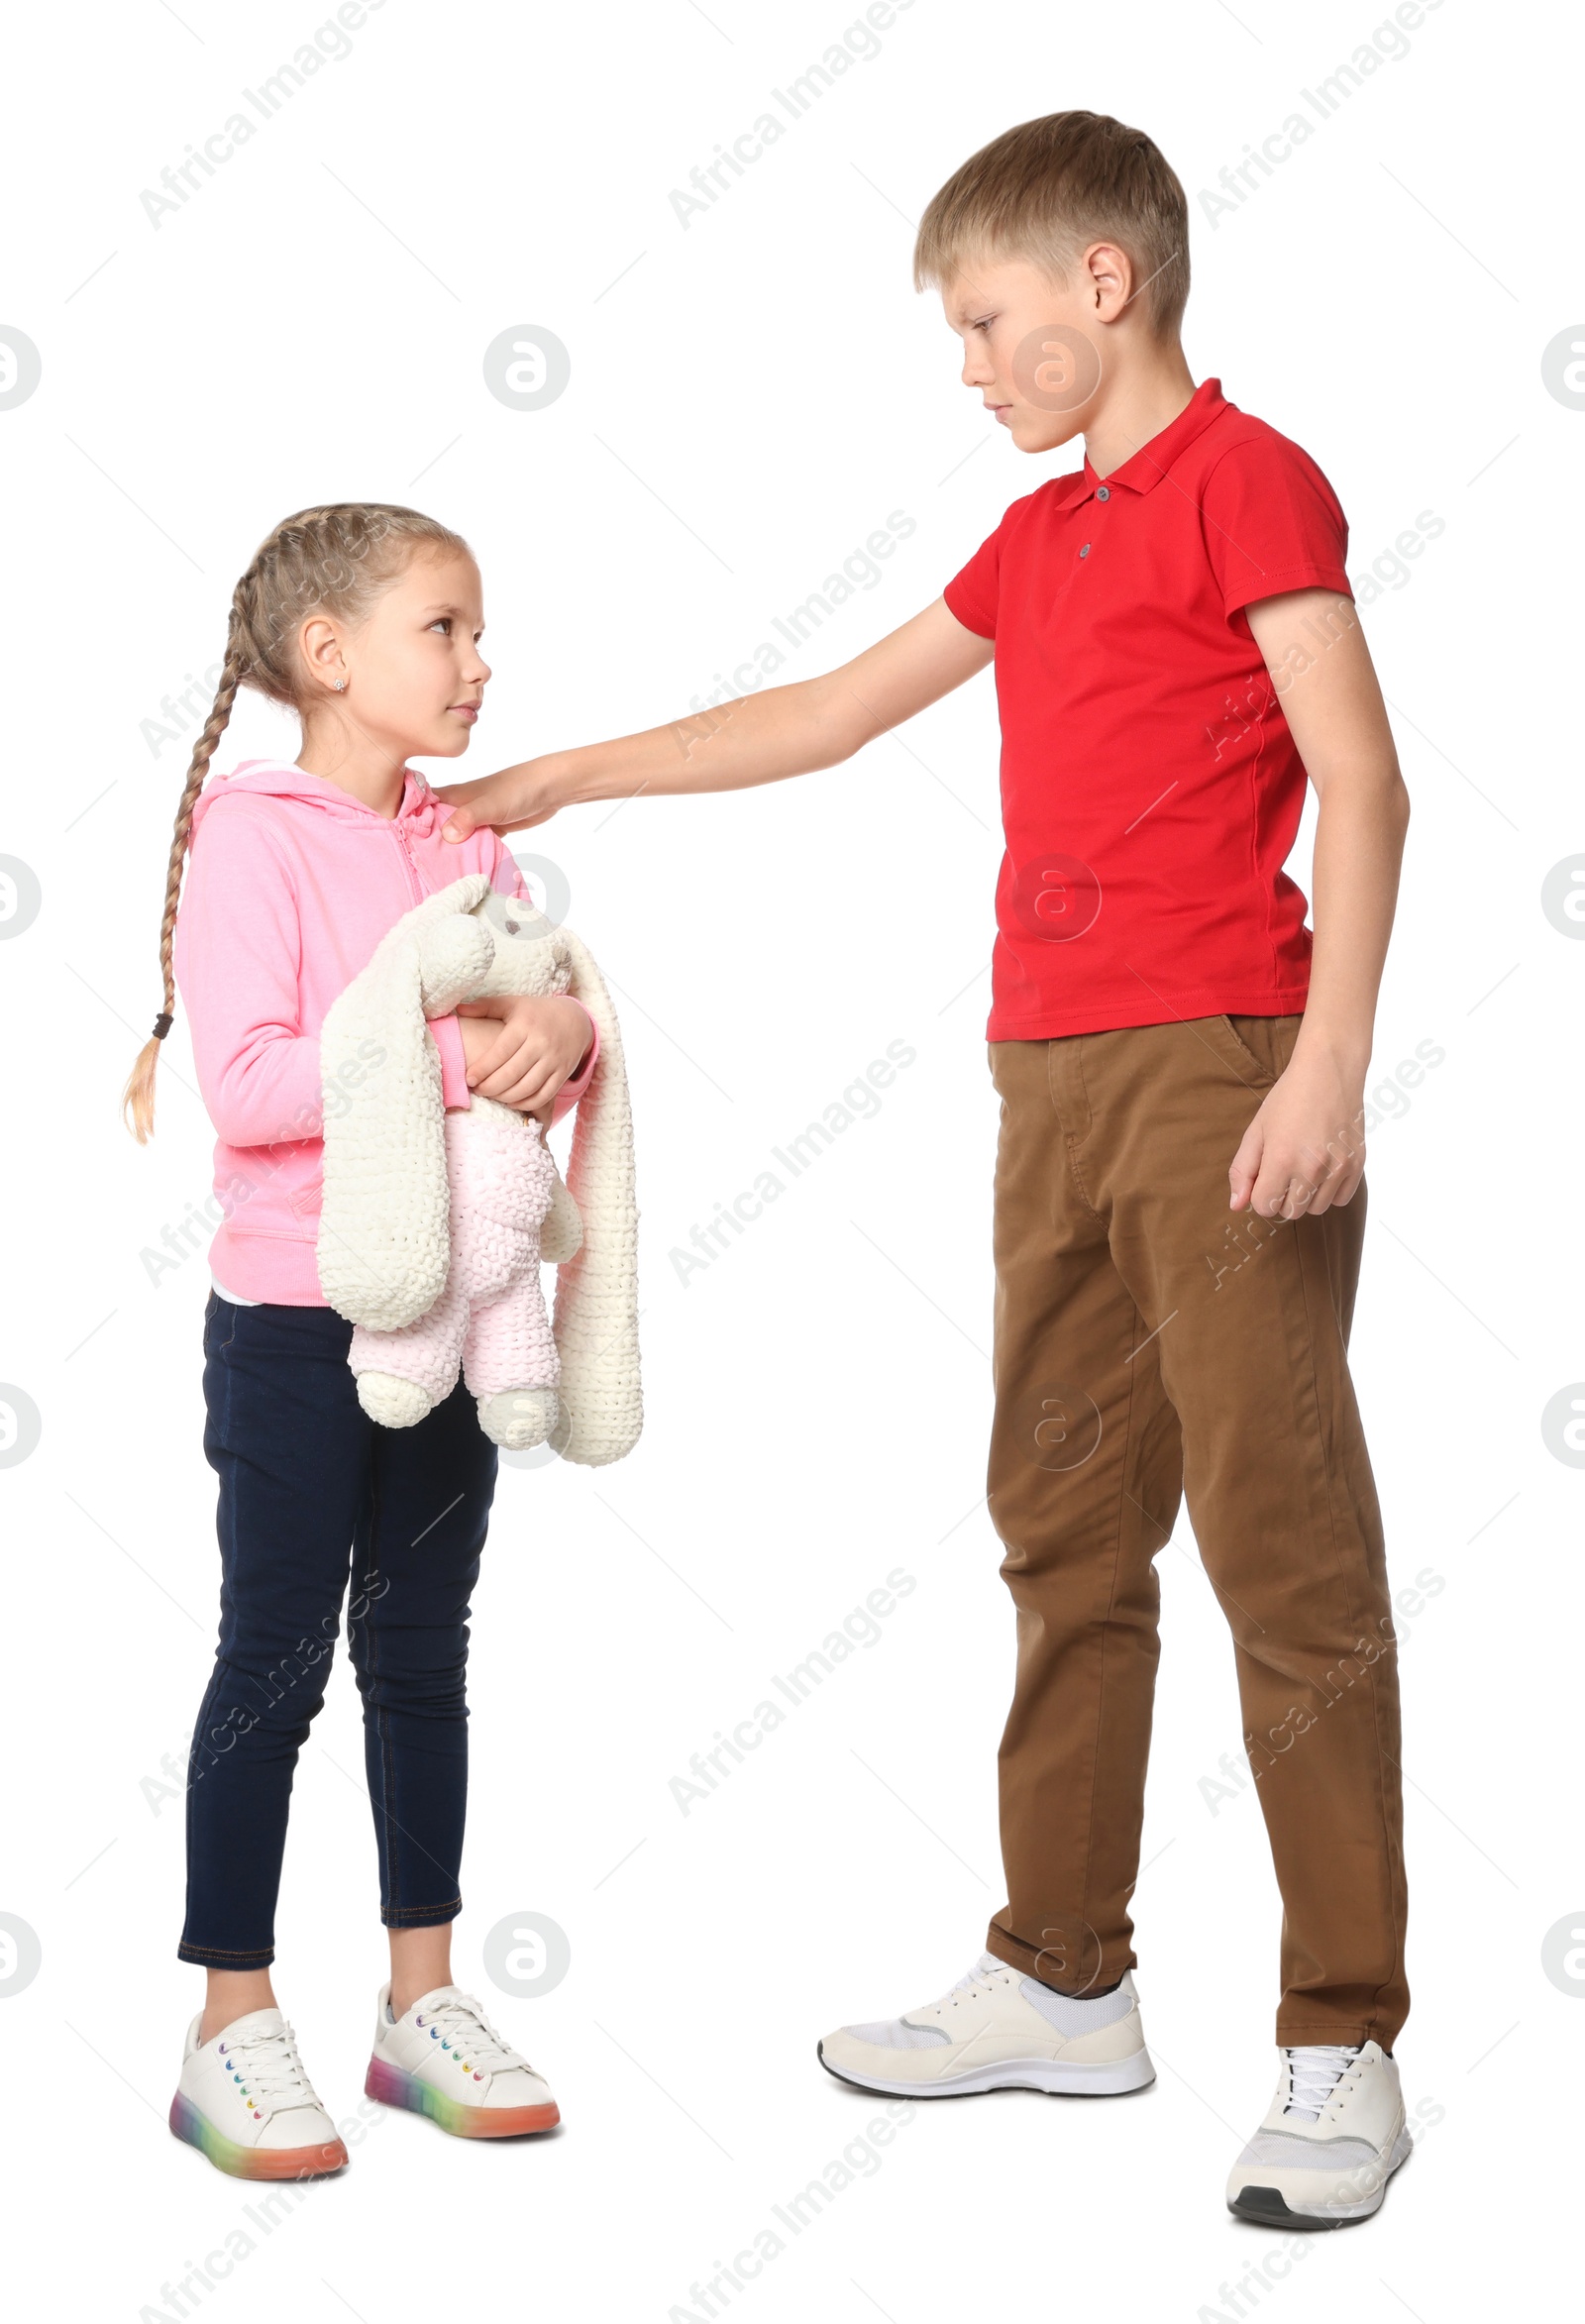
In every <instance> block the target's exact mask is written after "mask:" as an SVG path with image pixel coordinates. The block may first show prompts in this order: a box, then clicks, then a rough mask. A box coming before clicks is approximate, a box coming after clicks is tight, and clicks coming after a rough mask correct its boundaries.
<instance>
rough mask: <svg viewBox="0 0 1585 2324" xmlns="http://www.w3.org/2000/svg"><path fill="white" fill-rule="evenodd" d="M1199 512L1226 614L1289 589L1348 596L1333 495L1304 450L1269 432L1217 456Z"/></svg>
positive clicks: (1341, 522)
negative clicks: (1332, 592) (1325, 590)
mask: <svg viewBox="0 0 1585 2324" xmlns="http://www.w3.org/2000/svg"><path fill="white" fill-rule="evenodd" d="M1200 514H1201V522H1202V524H1203V526H1204V528H1205V540H1206V554H1207V556H1208V558H1209V559H1210V561H1211V569H1212V572H1213V573H1214V574H1215V578H1216V581H1217V585H1218V586H1219V588H1220V590H1221V595H1222V604H1223V607H1224V609H1225V610H1226V612H1227V613H1229V614H1233V613H1236V612H1238V611H1239V610H1240V609H1241V608H1242V607H1243V606H1245V605H1253V604H1255V603H1256V602H1257V601H1258V600H1259V599H1260V598H1262V597H1280V596H1281V595H1283V593H1284V592H1285V591H1286V590H1288V589H1335V590H1336V591H1337V593H1338V595H1339V596H1345V597H1347V596H1352V594H1353V589H1352V586H1351V584H1350V582H1349V580H1348V576H1347V573H1346V572H1345V571H1344V569H1343V560H1344V558H1345V557H1346V556H1347V553H1348V524H1347V520H1346V519H1345V517H1344V515H1343V512H1342V509H1341V507H1340V506H1339V505H1338V501H1337V495H1336V493H1335V492H1334V491H1333V490H1332V488H1331V486H1330V484H1328V483H1327V481H1326V479H1325V477H1324V476H1323V475H1321V471H1320V469H1319V468H1318V467H1317V466H1316V464H1315V462H1314V461H1313V460H1312V459H1311V458H1310V456H1309V454H1308V453H1305V452H1302V451H1301V450H1300V449H1299V446H1298V445H1297V444H1290V443H1289V441H1288V439H1287V438H1286V437H1285V436H1279V435H1277V434H1276V432H1275V431H1274V430H1272V431H1269V432H1268V433H1267V434H1265V435H1263V436H1260V437H1257V438H1253V439H1250V440H1246V441H1245V442H1243V443H1239V444H1234V445H1232V446H1231V447H1230V449H1229V450H1228V451H1227V452H1225V453H1224V454H1223V455H1222V457H1221V459H1220V460H1219V461H1218V462H1217V463H1216V466H1215V468H1214V469H1213V470H1212V472H1211V474H1210V475H1208V476H1207V478H1206V480H1205V483H1204V485H1203V486H1202V487H1201V501H1200Z"/></svg>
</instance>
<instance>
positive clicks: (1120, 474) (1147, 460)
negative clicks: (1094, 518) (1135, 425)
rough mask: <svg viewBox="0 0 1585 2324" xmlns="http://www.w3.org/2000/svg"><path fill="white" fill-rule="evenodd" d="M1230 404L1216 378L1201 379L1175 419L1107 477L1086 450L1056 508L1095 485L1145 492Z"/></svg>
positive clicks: (1088, 494) (1090, 493)
mask: <svg viewBox="0 0 1585 2324" xmlns="http://www.w3.org/2000/svg"><path fill="white" fill-rule="evenodd" d="M1231 408H1232V407H1231V405H1230V404H1229V403H1228V401H1227V399H1226V397H1225V396H1224V395H1223V394H1222V392H1221V381H1220V380H1219V379H1202V380H1201V382H1200V384H1199V386H1198V387H1197V388H1196V389H1195V391H1194V393H1193V395H1191V397H1190V398H1189V401H1188V402H1187V403H1186V404H1185V405H1184V407H1183V409H1182V411H1181V412H1180V413H1179V414H1178V417H1177V418H1176V419H1175V420H1169V421H1168V423H1167V425H1166V426H1165V427H1164V428H1163V429H1162V431H1161V433H1160V434H1159V435H1158V436H1152V437H1151V439H1150V441H1149V443H1148V444H1141V445H1140V447H1139V450H1138V451H1137V452H1135V453H1133V454H1131V455H1130V457H1129V458H1128V459H1127V460H1125V461H1124V462H1123V464H1122V466H1121V468H1114V469H1113V470H1112V472H1111V474H1110V475H1109V476H1102V475H1097V474H1096V471H1095V470H1094V469H1093V468H1092V467H1091V465H1090V457H1089V455H1088V453H1087V454H1086V455H1085V464H1084V467H1083V469H1082V470H1081V471H1080V472H1079V474H1078V475H1075V476H1070V477H1069V478H1068V479H1067V486H1068V488H1067V490H1066V491H1064V492H1062V493H1060V494H1059V495H1058V499H1057V505H1058V507H1060V508H1077V507H1078V506H1079V504H1080V502H1081V501H1084V500H1090V499H1093V498H1094V497H1095V492H1096V487H1097V485H1099V484H1105V485H1106V486H1107V487H1108V489H1109V490H1115V488H1116V487H1117V485H1119V484H1121V485H1123V486H1125V487H1126V489H1127V490H1128V491H1130V492H1148V491H1150V490H1151V489H1152V488H1153V487H1154V486H1155V485H1157V484H1159V483H1160V481H1161V479H1162V477H1163V476H1164V475H1166V473H1167V471H1168V470H1169V469H1170V468H1171V467H1172V465H1173V463H1174V461H1176V460H1177V459H1178V457H1179V455H1180V454H1181V453H1183V452H1185V451H1186V450H1187V449H1188V447H1189V446H1190V445H1191V444H1192V443H1193V442H1194V440H1195V438H1196V437H1197V436H1201V435H1204V433H1205V431H1206V429H1207V428H1209V427H1210V425H1211V423H1212V421H1213V420H1214V419H1216V418H1217V417H1218V416H1219V415H1220V414H1221V413H1222V412H1224V411H1229V410H1230V409H1231Z"/></svg>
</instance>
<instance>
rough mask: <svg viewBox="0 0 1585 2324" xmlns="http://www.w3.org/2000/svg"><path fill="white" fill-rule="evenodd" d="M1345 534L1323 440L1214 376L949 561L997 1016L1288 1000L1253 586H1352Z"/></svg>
mask: <svg viewBox="0 0 1585 2324" xmlns="http://www.w3.org/2000/svg"><path fill="white" fill-rule="evenodd" d="M1347 540H1348V528H1347V525H1346V523H1345V522H1344V519H1343V512H1342V510H1341V509H1340V508H1339V506H1338V505H1337V500H1336V496H1335V494H1334V493H1333V491H1332V489H1331V486H1330V485H1329V484H1328V483H1327V481H1326V479H1325V477H1324V476H1323V475H1321V471H1320V469H1319V468H1317V466H1316V464H1315V462H1314V461H1313V460H1311V459H1310V458H1309V457H1308V456H1307V455H1306V454H1305V453H1303V452H1301V451H1300V449H1299V447H1298V445H1297V444H1290V443H1289V442H1288V440H1287V438H1286V437H1285V436H1279V435H1278V434H1277V432H1276V430H1275V429H1274V428H1268V427H1267V426H1266V425H1265V424H1264V422H1262V421H1260V420H1255V419H1250V418H1249V417H1248V416H1247V414H1245V413H1244V412H1241V411H1239V410H1238V408H1237V406H1236V405H1235V404H1231V403H1228V402H1227V401H1226V400H1225V399H1224V397H1223V396H1222V393H1221V386H1220V382H1219V381H1218V380H1215V379H1207V380H1206V381H1205V382H1204V383H1203V384H1202V385H1201V386H1200V387H1198V388H1197V389H1196V391H1195V394H1194V397H1193V399H1192V401H1191V402H1190V403H1189V404H1188V405H1187V406H1186V407H1185V409H1184V410H1183V411H1181V412H1180V413H1179V414H1178V417H1177V418H1176V419H1175V420H1174V421H1173V422H1172V424H1171V425H1170V427H1166V428H1163V430H1162V431H1161V434H1160V435H1159V436H1155V437H1152V439H1151V441H1150V442H1149V443H1148V444H1146V445H1145V446H1144V448H1143V449H1142V450H1141V451H1139V452H1136V453H1135V454H1134V455H1133V456H1132V458H1131V459H1129V460H1127V461H1125V462H1124V464H1123V465H1122V467H1121V468H1118V469H1113V470H1112V472H1111V474H1110V475H1109V476H1107V477H1105V478H1102V477H1101V476H1098V475H1096V472H1095V470H1094V469H1093V468H1092V467H1091V466H1090V464H1089V462H1088V460H1087V461H1086V462H1085V465H1084V469H1083V471H1082V472H1081V473H1080V474H1078V475H1066V476H1056V477H1054V478H1053V479H1052V481H1051V482H1050V483H1047V484H1042V485H1041V486H1040V488H1039V490H1038V491H1036V492H1031V493H1030V494H1029V496H1028V498H1027V499H1026V500H1015V501H1014V502H1013V504H1012V506H1011V507H1010V508H1009V509H1008V510H1007V513H1006V515H1005V516H1004V518H1003V520H1002V522H1001V524H1000V525H999V526H998V527H997V529H996V531H995V532H994V533H993V534H992V535H991V538H990V539H989V540H988V541H987V542H986V543H985V545H984V547H983V548H982V549H980V550H979V551H978V552H977V553H976V555H975V556H974V557H972V558H971V559H970V561H969V563H968V564H967V565H966V566H965V567H964V568H963V571H962V572H961V573H960V574H959V575H958V576H957V577H956V579H955V580H953V581H949V582H948V584H947V587H946V590H945V596H946V602H947V605H948V607H949V609H950V610H951V612H952V613H953V614H954V616H955V617H956V618H957V619H958V620H959V621H961V622H962V623H963V624H964V626H965V628H967V629H972V630H974V631H975V632H976V633H977V634H978V635H979V636H981V637H988V638H995V640H996V648H997V657H996V670H997V697H998V701H999V704H1000V707H1001V712H1002V813H1003V822H1004V829H1005V835H1006V853H1005V855H1004V857H1003V861H1002V876H1001V879H1000V881H999V882H998V885H997V929H998V935H997V944H996V952H995V957H994V961H993V971H992V1007H991V1022H990V1026H989V1038H990V1039H991V1040H993V1041H1021V1040H1045V1039H1049V1038H1051V1037H1053V1036H1055V1035H1058V1034H1063V1033H1086V1032H1104V1031H1107V1030H1109V1029H1110V1028H1112V1027H1114V1026H1118V1025H1142V1024H1163V1023H1166V1022H1167V1021H1168V1020H1169V1019H1171V1018H1174V1017H1194V1016H1211V1015H1215V1014H1217V1013H1218V1012H1220V1011H1223V1010H1224V1011H1226V1012H1227V1013H1228V1014H1231V1015H1245V1016H1282V1015H1286V1014H1287V1013H1289V1012H1290V1011H1291V1010H1295V1009H1300V1008H1303V1006H1304V1004H1305V995H1306V992H1307V990H1308V986H1309V980H1310V949H1311V939H1310V931H1309V929H1308V928H1307V927H1306V926H1305V898H1304V896H1303V894H1302V893H1301V891H1300V890H1299V889H1298V888H1297V887H1296V886H1295V884H1294V882H1293V881H1292V880H1290V879H1289V878H1288V876H1287V874H1286V873H1285V872H1284V870H1283V864H1284V862H1285V860H1286V858H1287V856H1288V852H1289V850H1290V848H1291V847H1292V846H1293V843H1294V837H1295V834H1296V833H1297V831H1298V829H1299V817H1300V812H1301V809H1302V808H1303V806H1304V799H1305V781H1306V778H1305V770H1304V767H1303V764H1302V763H1301V761H1300V757H1299V753H1298V750H1297V749H1296V747H1295V744H1294V738H1293V736H1292V734H1291V733H1290V732H1289V730H1288V721H1287V719H1286V718H1285V717H1284V716H1283V712H1282V707H1281V704H1280V702H1279V700H1278V697H1277V693H1276V690H1275V688H1274V687H1273V686H1272V682H1271V679H1270V676H1269V674H1268V672H1267V670H1266V666H1265V663H1264V662H1263V661H1262V660H1261V656H1260V650H1259V648H1258V647H1257V646H1256V644H1255V641H1254V638H1253V636H1252V634H1251V632H1250V628H1249V623H1248V620H1247V618H1246V616H1245V614H1244V611H1243V608H1244V607H1245V606H1246V605H1251V604H1253V603H1254V602H1255V601H1256V600H1257V599H1258V598H1261V597H1273V596H1278V595H1280V594H1281V593H1282V592H1283V591H1284V590H1288V589H1303V588H1311V587H1321V588H1327V589H1335V590H1336V591H1337V592H1338V594H1339V595H1344V596H1346V595H1348V594H1350V591H1349V584H1348V577H1347V575H1346V574H1345V573H1344V571H1343V556H1344V552H1345V550H1346V547H1347ZM1319 644H1320V641H1318V646H1319Z"/></svg>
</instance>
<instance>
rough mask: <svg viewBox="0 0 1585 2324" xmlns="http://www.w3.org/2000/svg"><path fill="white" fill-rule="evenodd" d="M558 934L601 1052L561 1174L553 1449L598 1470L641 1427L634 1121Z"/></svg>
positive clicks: (570, 940)
mask: <svg viewBox="0 0 1585 2324" xmlns="http://www.w3.org/2000/svg"><path fill="white" fill-rule="evenodd" d="M561 935H562V938H563V940H564V941H565V943H566V945H567V948H568V951H569V954H570V955H571V960H572V971H573V979H572V990H573V993H574V995H575V996H576V998H577V999H578V1000H580V1001H581V1002H582V1004H583V1005H584V1007H585V1008H586V1009H587V1010H588V1012H589V1014H590V1016H591V1017H592V1018H593V1019H594V1023H595V1027H596V1029H597V1030H598V1033H599V1037H600V1046H599V1056H598V1057H597V1059H596V1060H595V1064H594V1072H593V1074H592V1076H591V1078H590V1081H589V1086H588V1088H587V1089H586V1090H585V1091H584V1093H583V1096H582V1097H581V1100H580V1101H579V1106H578V1110H577V1113H576V1114H575V1116H574V1122H575V1127H574V1131H573V1151H572V1157H571V1160H570V1161H569V1164H568V1170H567V1183H568V1186H569V1188H570V1189H571V1192H572V1194H573V1197H574V1200H575V1201H576V1202H577V1204H578V1208H579V1212H580V1215H581V1217H582V1221H583V1241H582V1245H581V1248H580V1249H579V1250H578V1251H577V1252H575V1254H574V1255H573V1257H572V1258H570V1259H568V1260H567V1261H566V1262H565V1263H564V1264H563V1266H562V1267H561V1268H560V1269H559V1270H558V1274H557V1287H556V1324H555V1330H556V1344H557V1347H558V1349H559V1350H560V1353H561V1359H562V1382H561V1399H562V1421H561V1426H560V1427H559V1428H558V1430H557V1433H556V1435H555V1437H554V1439H553V1441H554V1442H555V1444H556V1448H557V1450H558V1451H559V1452H560V1453H561V1455H562V1458H563V1459H564V1460H572V1461H577V1462H579V1463H581V1465H582V1466H583V1467H585V1468H603V1467H604V1466H605V1465H606V1464H607V1462H610V1461H613V1460H620V1459H621V1458H622V1457H623V1455H624V1454H625V1453H628V1452H631V1451H632V1449H633V1447H634V1445H635V1444H636V1443H637V1442H638V1439H639V1431H640V1430H641V1428H642V1427H643V1426H644V1406H643V1398H642V1395H641V1392H640V1387H639V1361H638V1211H637V1208H636V1205H635V1202H634V1195H633V1114H632V1109H631V1107H630V1106H629V1103H628V1095H627V1068H626V1066H625V1064H624V1062H623V1058H622V1035H621V1031H620V1029H619V1027H618V1025H617V1022H616V1011H615V1010H614V1009H613V1008H612V1006H611V1002H610V996H609V994H608V993H607V992H606V990H605V980H604V979H603V978H602V977H601V975H600V972H599V970H598V969H597V968H596V967H595V966H594V963H593V960H592V959H591V958H590V956H589V954H588V952H587V951H586V950H585V949H584V947H583V945H582V944H581V942H580V940H579V938H578V937H577V936H575V935H574V934H573V933H572V930H571V929H569V928H563V929H562V930H561Z"/></svg>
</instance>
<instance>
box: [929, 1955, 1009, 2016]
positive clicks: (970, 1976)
mask: <svg viewBox="0 0 1585 2324" xmlns="http://www.w3.org/2000/svg"><path fill="white" fill-rule="evenodd" d="M1002 1974H1003V1967H1002V1963H1001V1961H995V1962H993V1964H992V1966H991V1967H990V1968H987V1967H986V1965H985V1962H984V1960H983V1959H981V1960H977V1961H976V1962H975V1964H974V1966H973V1968H970V1969H965V1970H964V1972H963V1975H962V1976H961V1977H960V1978H959V1979H958V1981H957V1983H956V1984H955V1985H949V1986H948V1987H947V1990H946V1991H945V1992H944V1993H943V1994H942V1996H941V1998H940V2000H939V2001H931V2002H927V2003H926V2005H925V2007H926V2008H928V2009H945V2008H946V2007H947V2005H948V2004H949V2003H950V2001H951V1999H952V1996H953V1994H954V1993H970V1992H973V1990H974V1988H975V1987H976V1986H977V1985H984V1986H986V1987H987V1989H989V1987H990V1984H991V1980H992V1979H993V1977H997V1976H1000V1975H1002ZM908 2015H909V2016H910V2017H922V2016H923V2015H924V2010H922V2009H910V2010H909V2012H908Z"/></svg>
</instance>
